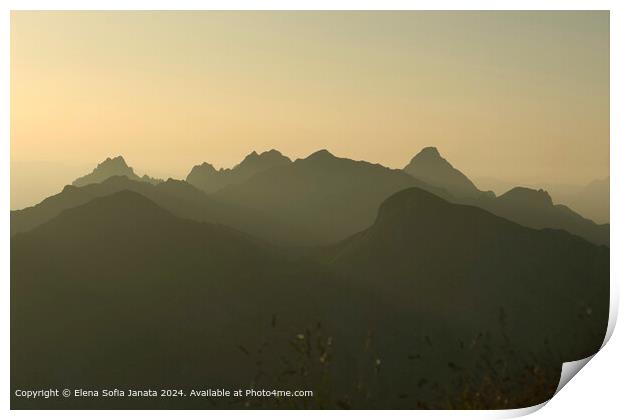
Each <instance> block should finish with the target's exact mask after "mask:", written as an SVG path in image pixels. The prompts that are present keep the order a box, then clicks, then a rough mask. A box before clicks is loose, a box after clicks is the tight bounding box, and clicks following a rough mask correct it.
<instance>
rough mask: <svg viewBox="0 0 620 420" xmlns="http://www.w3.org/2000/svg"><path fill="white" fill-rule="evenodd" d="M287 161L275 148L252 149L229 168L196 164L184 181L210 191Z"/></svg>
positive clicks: (241, 180) (288, 161)
mask: <svg viewBox="0 0 620 420" xmlns="http://www.w3.org/2000/svg"><path fill="white" fill-rule="evenodd" d="M289 163H291V160H290V159H289V158H288V157H286V156H284V155H283V154H282V153H280V152H279V151H277V150H275V149H271V150H269V151H266V152H263V153H260V154H258V153H256V151H253V152H252V153H250V154H249V155H247V156H246V157H245V158H244V159H243V160H242V161H241V163H239V164H238V165H236V166H235V167H233V168H231V169H220V170H216V169H215V168H214V167H213V165H211V164H210V163H207V162H203V163H202V164H200V165H196V166H194V167H193V168H192V170H191V171H190V173H189V174H188V175H187V177H186V181H187V182H189V183H190V184H192V185H194V186H195V187H196V188H199V189H201V190H203V191H205V192H208V193H211V192H215V191H217V190H219V189H221V188H223V187H225V186H227V185H231V184H239V183H241V182H244V181H247V180H248V179H249V178H250V177H252V176H253V175H256V174H257V173H259V172H261V171H264V170H267V169H270V168H273V167H276V166H281V165H287V164H289Z"/></svg>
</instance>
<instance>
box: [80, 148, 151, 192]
mask: <svg viewBox="0 0 620 420" xmlns="http://www.w3.org/2000/svg"><path fill="white" fill-rule="evenodd" d="M113 176H125V177H127V178H128V179H131V180H135V181H144V182H148V183H151V184H158V183H160V182H162V180H161V179H156V178H151V177H150V176H148V175H143V176H142V177H139V176H138V175H136V173H135V172H134V170H133V168H131V167H130V166H128V165H127V163H126V162H125V159H123V157H122V156H117V157H115V158H107V159H106V160H104V161H103V162H101V163H100V164H99V165H97V167H96V168H95V169H93V171H92V172H91V173H89V174H87V175H84V176H82V177H79V178H77V179H76V180H75V181H73V184H72V185H74V186H76V187H83V186H85V185H88V184H94V183H100V182H103V181H105V180H106V179H108V178H110V177H113Z"/></svg>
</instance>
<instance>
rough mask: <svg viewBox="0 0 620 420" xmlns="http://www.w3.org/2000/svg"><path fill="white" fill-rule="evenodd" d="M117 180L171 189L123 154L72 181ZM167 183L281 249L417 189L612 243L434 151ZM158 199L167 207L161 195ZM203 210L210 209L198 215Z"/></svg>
mask: <svg viewBox="0 0 620 420" xmlns="http://www.w3.org/2000/svg"><path fill="white" fill-rule="evenodd" d="M113 176H121V177H122V176H124V177H127V178H128V180H131V181H136V182H138V181H145V182H147V183H151V184H157V183H162V180H157V179H153V178H150V177H148V176H147V175H144V176H143V177H138V176H137V175H136V174H135V173H134V171H133V169H131V168H130V167H129V166H128V165H127V164H126V163H125V161H124V159H123V158H122V157H120V156H119V157H116V158H114V159H109V158H108V159H106V160H105V161H104V162H102V163H101V164H99V166H98V167H97V168H95V170H93V172H92V173H91V174H89V175H86V176H84V177H81V178H78V179H77V180H75V181H74V182H73V185H75V186H81V187H83V186H89V185H92V184H97V183H101V182H102V181H105V180H106V179H109V178H110V177H113ZM165 184H166V185H165V187H164V188H162V189H160V190H157V191H158V193H159V195H162V194H161V193H164V189H165V190H166V192H165V193H164V195H166V196H168V197H169V196H171V195H172V196H176V197H177V198H176V199H168V202H167V205H164V207H165V208H168V209H171V210H172V211H173V212H174V213H175V214H177V215H180V216H182V217H190V218H192V219H194V220H199V221H209V222H217V223H223V224H227V225H230V226H232V227H235V228H240V229H241V230H244V231H247V232H248V233H251V234H258V235H259V236H261V237H263V238H265V239H267V240H270V241H274V242H276V243H282V244H297V245H319V244H328V243H333V242H336V241H338V240H341V239H344V238H345V237H347V236H349V235H352V234H354V233H356V232H359V231H361V230H363V229H365V228H367V227H368V226H370V224H371V223H372V222H373V221H374V218H375V215H376V211H377V209H378V206H379V204H380V203H381V202H382V201H383V200H385V199H386V198H387V197H389V196H390V195H391V194H393V193H395V192H397V191H400V190H402V189H404V188H408V187H414V186H416V187H420V188H422V189H425V190H427V191H430V192H432V193H434V194H436V195H438V196H440V197H442V198H445V199H447V200H449V201H452V202H455V203H463V204H471V205H475V206H477V207H480V208H483V209H485V210H488V211H490V212H492V213H494V214H497V215H499V216H502V217H505V218H507V219H509V220H512V221H515V222H517V223H520V224H522V225H524V226H527V227H533V228H537V229H541V228H554V229H562V230H566V231H567V232H570V233H573V234H575V235H578V236H581V237H583V238H585V239H587V240H589V241H591V242H593V243H595V244H609V225H608V224H603V225H598V224H596V223H594V222H592V221H590V220H588V219H586V218H584V217H582V216H581V215H579V214H578V213H576V212H574V211H572V210H571V209H570V208H568V207H566V206H564V205H556V204H554V203H553V200H552V199H551V197H550V196H549V194H548V193H546V192H544V191H542V190H538V191H537V190H534V189H530V188H525V187H515V188H513V189H512V190H510V191H508V192H506V193H504V194H502V195H501V196H499V197H495V194H494V193H493V192H491V191H486V192H484V191H480V190H479V189H478V188H477V187H476V186H475V185H474V183H473V182H472V181H470V180H469V179H468V178H467V177H466V176H465V175H464V174H463V173H462V172H460V171H459V170H458V169H456V168H454V167H453V166H452V165H451V164H450V163H449V162H448V161H447V160H445V159H444V158H443V157H442V156H441V155H440V153H439V151H438V150H437V149H436V148H434V147H428V148H424V149H423V150H422V151H421V152H420V153H418V154H417V155H416V156H414V157H413V158H412V160H411V162H410V163H409V164H408V165H407V166H406V167H405V168H404V169H403V170H402V171H401V170H395V169H390V168H386V167H384V166H381V165H379V164H370V163H367V162H363V161H354V160H350V159H346V158H340V157H336V156H334V155H332V154H331V153H329V152H328V151H326V150H321V151H318V152H315V153H313V154H311V155H310V156H308V157H306V158H304V159H297V160H295V161H294V162H293V161H291V160H290V159H289V158H287V157H285V156H283V155H282V154H281V153H280V152H278V151H276V150H270V151H268V152H264V153H261V154H258V153H256V152H252V153H251V154H250V155H248V156H247V157H246V158H245V159H244V160H243V161H242V162H241V163H240V164H239V165H237V166H235V167H234V168H232V169H220V170H215V169H214V168H213V166H212V165H210V164H207V163H203V164H201V165H198V166H195V167H194V168H193V169H192V170H191V171H190V173H189V175H188V176H187V180H186V181H185V182H184V181H173V180H171V179H170V180H168V181H167V182H166V183H165ZM191 186H193V187H195V188H190V187H191ZM106 188H107V189H106ZM106 188H104V189H102V190H100V191H112V190H114V191H120V190H121V189H123V188H127V189H131V190H137V189H138V190H144V189H145V188H146V187H145V186H142V185H139V184H138V185H136V184H128V185H124V184H123V182H122V181H116V182H115V183H111V184H107V186H106ZM92 189H95V190H96V189H97V188H96V187H95V188H91V190H92ZM111 189H112V190H111ZM196 189H197V190H196ZM198 190H200V191H198ZM153 191H155V190H153ZM199 192H202V194H199ZM70 194H73V195H76V194H81V193H75V192H70V191H63V192H62V193H60V194H58V195H56V196H54V197H53V198H50V199H47V200H44V201H43V202H42V203H40V204H39V205H37V206H34V207H33V208H29V209H24V210H20V211H13V212H12V213H11V220H12V222H11V223H12V232H19V231H24V230H27V229H30V228H32V227H34V226H36V225H37V224H38V223H41V222H43V221H45V220H49V219H50V218H51V217H54V216H56V215H57V214H58V212H59V211H60V210H62V209H65V208H69V207H71V206H73V205H75V204H74V200H75V198H68V196H69V195H70ZM92 194H93V192H89V191H85V192H84V194H81V196H82V198H81V199H80V200H77V203H83V202H85V200H86V199H87V197H88V196H89V195H92ZM188 194H189V195H191V197H192V198H188V197H185V198H184V200H180V199H179V197H180V196H179V195H183V196H185V195H188ZM96 195H97V196H99V195H101V192H99V193H98V194H96ZM148 196H149V197H151V198H153V197H152V196H151V195H148ZM156 202H158V203H161V199H159V200H156ZM196 202H209V203H211V204H209V205H206V207H208V209H207V208H205V204H204V203H203V204H200V205H197V204H196ZM196 206H198V207H200V206H202V208H203V209H202V210H196ZM215 209H218V210H215ZM224 209H226V210H224ZM216 213H217V215H216ZM267 220H270V222H267Z"/></svg>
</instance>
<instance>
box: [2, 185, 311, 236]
mask: <svg viewBox="0 0 620 420" xmlns="http://www.w3.org/2000/svg"><path fill="white" fill-rule="evenodd" d="M123 190H129V191H134V192H138V193H140V194H142V195H144V196H145V197H148V198H149V199H151V200H152V201H153V202H155V203H157V204H158V205H159V206H161V207H163V208H165V209H167V210H169V211H170V212H172V213H173V214H175V215H177V216H179V217H183V218H187V219H193V220H197V221H201V222H211V223H221V224H224V225H227V226H230V227H233V228H236V229H239V230H241V231H244V232H247V233H249V234H253V235H257V236H259V237H262V238H265V239H267V240H270V241H274V242H287V241H289V240H290V239H292V238H295V237H298V236H302V234H301V233H299V232H297V231H295V229H293V228H292V227H289V226H286V225H284V224H283V223H281V222H280V221H276V220H275V219H273V218H271V217H269V216H267V215H265V214H262V213H260V212H258V211H255V210H250V209H246V208H244V207H241V206H238V205H234V204H227V203H222V202H220V201H218V200H217V199H214V198H211V197H209V196H207V195H206V194H205V193H203V192H202V191H199V190H198V189H196V188H195V187H193V186H191V185H189V184H188V183H186V182H185V181H176V180H173V179H169V180H167V181H165V182H162V183H159V184H157V185H151V184H149V183H146V182H141V181H135V180H130V179H127V178H126V177H117V176H115V177H110V178H108V179H106V180H105V181H103V182H101V183H95V184H89V185H86V186H84V187H74V186H69V185H68V186H66V187H65V188H64V189H63V191H62V192H61V193H59V194H57V195H54V196H52V197H49V198H47V199H45V200H43V201H42V202H41V203H39V204H38V205H36V206H33V207H28V208H26V209H23V210H17V211H12V212H11V235H14V234H16V233H19V232H26V231H29V230H31V229H33V228H35V227H36V226H39V225H41V224H42V223H45V222H47V221H49V220H51V219H52V218H54V217H56V216H58V215H59V214H60V213H61V212H62V211H63V210H66V209H70V208H72V207H76V206H78V205H82V204H85V203H87V202H89V201H91V200H92V199H94V198H96V197H102V196H105V195H109V194H112V193H115V192H119V191H123Z"/></svg>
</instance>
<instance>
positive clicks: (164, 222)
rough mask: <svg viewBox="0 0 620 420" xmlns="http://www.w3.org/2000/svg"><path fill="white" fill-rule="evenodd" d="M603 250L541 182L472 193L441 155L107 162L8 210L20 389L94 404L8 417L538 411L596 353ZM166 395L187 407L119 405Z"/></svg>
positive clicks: (162, 402) (590, 227)
mask: <svg viewBox="0 0 620 420" xmlns="http://www.w3.org/2000/svg"><path fill="white" fill-rule="evenodd" d="M68 181H70V180H68ZM609 242H610V240H609V224H608V223H607V224H598V223H595V222H593V221H592V220H590V218H588V217H587V215H582V214H579V213H578V212H576V211H574V210H573V209H571V208H569V207H568V206H566V205H563V204H557V203H555V202H554V200H553V198H552V197H551V195H550V194H549V193H548V192H546V191H544V190H542V189H532V188H527V187H522V186H515V187H514V188H512V189H510V190H508V191H507V192H505V193H503V194H501V195H496V194H495V193H494V192H493V191H483V190H480V189H479V188H478V187H477V186H476V185H475V184H474V183H473V182H472V181H471V180H470V179H469V178H468V177H467V176H466V175H465V174H463V173H462V172H461V171H459V170H458V169H456V168H455V167H453V166H452V165H451V164H450V163H449V162H448V161H447V160H446V159H444V158H443V157H442V156H441V154H440V153H439V151H438V150H437V149H436V148H435V147H427V148H424V149H422V150H421V151H420V152H419V153H418V154H416V155H415V156H414V157H413V158H412V159H411V161H410V163H409V164H408V165H407V166H405V167H404V168H402V169H392V168H388V167H385V166H382V165H380V164H374V163H368V162H364V161H355V160H351V159H347V158H343V157H337V156H334V155H333V154H332V153H330V152H329V151H327V150H320V151H317V152H315V153H313V154H311V155H310V156H307V157H305V158H302V159H297V160H291V159H289V158H288V157H286V156H284V155H283V154H281V153H280V152H278V151H276V150H270V151H266V152H263V153H260V154H259V153H256V152H252V153H251V154H249V155H247V157H246V158H245V159H244V160H243V161H242V162H240V163H239V164H238V165H236V166H235V167H233V168H230V169H219V170H217V169H215V168H214V167H213V165H211V164H209V163H206V162H205V163H202V164H197V165H196V166H194V167H193V168H191V170H190V171H189V173H188V175H187V177H186V179H184V180H177V179H167V180H163V179H158V178H155V177H151V176H149V175H141V176H139V175H137V174H136V173H135V171H134V170H133V169H132V168H131V167H130V166H128V165H127V163H126V162H125V160H124V158H122V157H120V156H119V157H115V158H108V159H106V160H105V161H103V162H102V163H101V164H99V165H98V166H97V167H96V168H95V169H94V170H93V171H92V172H91V173H88V174H85V175H84V176H82V177H80V178H78V179H76V180H74V181H73V182H72V183H71V184H68V185H66V186H65V187H64V188H63V189H62V191H59V192H58V193H57V194H56V195H52V196H50V197H48V198H46V199H44V200H42V201H41V202H40V203H38V204H36V205H34V206H32V207H27V208H23V209H20V210H13V211H11V389H12V391H14V390H24V389H50V388H58V389H64V388H68V389H71V390H77V389H82V390H99V392H98V394H99V395H92V393H91V394H88V393H86V394H84V395H81V396H80V398H60V397H59V398H20V397H18V396H16V394H15V392H12V397H11V406H12V408H36V409H41V408H58V409H63V408H84V409H95V408H111V409H118V408H132V409H133V408H145V409H153V408H198V409H202V408H207V409H210V408H213V409H225V408H241V409H243V408H336V409H347V408H353V409H364V408H372V409H375V408H384V409H393V408H404V409H426V408H430V409H432V408H439V409H451V408H461V409H472V408H478V409H486V408H520V407H527V406H532V405H536V404H539V403H541V402H544V401H546V400H548V399H549V398H551V396H553V394H554V392H555V390H556V387H557V385H558V381H559V378H560V371H561V368H562V363H563V362H567V361H573V360H577V359H581V358H584V357H587V356H590V355H592V354H594V353H595V352H596V351H598V349H599V348H600V346H601V345H602V343H603V339H604V337H605V334H606V330H607V321H608V313H609V276H610V271H609V270H610V268H609V262H610V254H609ZM164 389H174V390H181V391H182V392H183V393H184V394H187V395H183V396H182V397H178V398H176V397H174V396H169V397H166V398H121V397H124V396H131V395H130V394H129V392H130V390H155V391H154V392H158V390H164ZM215 389H225V390H235V389H243V390H247V389H255V390H262V389H269V390H271V389H273V390H282V391H291V392H293V391H301V390H306V391H312V392H311V393H309V394H306V395H304V396H287V397H277V396H276V397H274V398H260V397H256V396H254V395H253V394H251V393H250V394H247V393H245V392H244V393H243V395H241V396H235V395H234V394H231V395H227V396H226V395H225V396H219V395H217V396H212V395H210V394H207V390H215ZM103 391H105V392H106V393H110V395H108V396H109V397H110V398H99V397H100V396H101V395H103ZM20 392H21V391H20ZM202 392H204V393H205V394H204V395H202ZM121 393H122V394H123V395H121ZM191 393H194V394H196V395H195V396H192V395H190V394H191ZM282 395H284V394H282ZM300 395H301V394H300ZM137 397H139V395H137Z"/></svg>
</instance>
